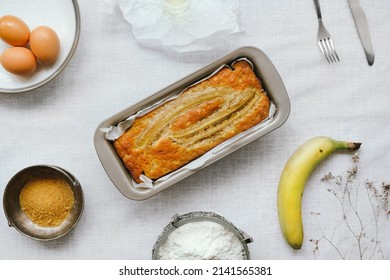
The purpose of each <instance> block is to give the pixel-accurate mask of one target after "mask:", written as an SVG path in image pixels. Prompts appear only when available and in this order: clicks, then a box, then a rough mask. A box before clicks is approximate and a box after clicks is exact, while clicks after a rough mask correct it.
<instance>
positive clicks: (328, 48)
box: [324, 38, 336, 63]
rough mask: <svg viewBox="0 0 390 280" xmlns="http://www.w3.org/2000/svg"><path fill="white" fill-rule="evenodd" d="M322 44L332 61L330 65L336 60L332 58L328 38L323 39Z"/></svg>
mask: <svg viewBox="0 0 390 280" xmlns="http://www.w3.org/2000/svg"><path fill="white" fill-rule="evenodd" d="M324 44H325V47H326V49H327V51H328V55H329V57H330V60H331V61H332V63H334V62H336V59H335V58H334V56H333V49H332V47H331V45H330V44H329V38H327V39H324Z"/></svg>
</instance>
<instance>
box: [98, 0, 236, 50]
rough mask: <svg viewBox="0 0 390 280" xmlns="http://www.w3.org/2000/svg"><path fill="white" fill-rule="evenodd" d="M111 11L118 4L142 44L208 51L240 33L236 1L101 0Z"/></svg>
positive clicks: (105, 8)
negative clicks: (230, 36)
mask: <svg viewBox="0 0 390 280" xmlns="http://www.w3.org/2000/svg"><path fill="white" fill-rule="evenodd" d="M102 1H103V2H102V4H103V5H101V7H103V8H104V11H105V12H108V13H112V12H113V11H114V8H115V7H116V5H118V6H119V8H120V10H121V11H122V13H123V16H124V18H125V19H126V20H127V21H128V22H129V23H130V24H131V26H132V31H133V35H134V38H135V39H136V41H137V42H139V43H140V44H142V45H145V46H148V47H152V48H158V49H168V50H175V51H177V52H192V51H206V50H211V49H213V48H215V47H217V46H218V45H220V44H221V43H223V42H224V41H225V40H229V35H231V34H234V33H238V32H240V30H239V25H238V20H237V14H236V11H237V10H238V2H237V1H236V0H212V1H210V0H102Z"/></svg>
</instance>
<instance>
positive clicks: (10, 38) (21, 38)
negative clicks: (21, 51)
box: [0, 15, 30, 47]
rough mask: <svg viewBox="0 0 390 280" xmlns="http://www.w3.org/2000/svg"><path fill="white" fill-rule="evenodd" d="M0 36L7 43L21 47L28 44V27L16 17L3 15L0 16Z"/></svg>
mask: <svg viewBox="0 0 390 280" xmlns="http://www.w3.org/2000/svg"><path fill="white" fill-rule="evenodd" d="M0 38H1V40H3V41H4V42H6V43H7V44H9V45H12V46H15V47H22V46H25V45H27V44H28V41H29V39H30V28H29V27H28V26H27V24H26V23H25V22H24V21H23V20H21V19H20V18H18V17H15V16H11V15H7V16H3V17H2V18H0Z"/></svg>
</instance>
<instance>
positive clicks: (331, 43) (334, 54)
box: [329, 38, 340, 61]
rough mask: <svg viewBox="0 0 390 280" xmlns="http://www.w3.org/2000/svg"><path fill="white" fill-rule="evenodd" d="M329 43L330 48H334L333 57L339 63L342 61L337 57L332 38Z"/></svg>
mask: <svg viewBox="0 0 390 280" xmlns="http://www.w3.org/2000/svg"><path fill="white" fill-rule="evenodd" d="M329 43H330V46H331V47H332V50H333V56H334V58H335V61H336V60H337V61H340V58H339V56H338V55H337V52H336V49H335V48H334V45H333V41H332V38H329Z"/></svg>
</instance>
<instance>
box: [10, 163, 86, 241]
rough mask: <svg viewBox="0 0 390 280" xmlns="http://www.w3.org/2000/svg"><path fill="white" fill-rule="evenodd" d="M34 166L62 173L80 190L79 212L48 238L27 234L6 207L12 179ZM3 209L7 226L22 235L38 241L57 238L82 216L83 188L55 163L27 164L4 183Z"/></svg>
mask: <svg viewBox="0 0 390 280" xmlns="http://www.w3.org/2000/svg"><path fill="white" fill-rule="evenodd" d="M35 168H48V169H52V170H54V171H55V172H58V173H59V174H61V175H63V176H64V177H67V178H68V179H69V180H70V181H72V182H73V186H74V187H76V186H77V187H78V188H79V190H80V197H81V200H80V213H79V215H78V216H77V218H76V220H75V221H74V222H73V223H72V224H71V225H70V226H69V227H68V228H67V229H66V230H65V231H64V232H63V233H62V234H59V235H56V236H53V237H50V238H45V237H37V236H32V235H30V234H28V233H27V232H25V231H23V230H21V229H20V228H19V227H18V224H17V223H15V221H14V220H13V219H12V217H11V215H10V213H9V211H8V209H7V204H8V203H7V199H9V195H8V194H9V189H10V188H11V186H12V183H13V181H14V180H15V179H16V178H17V177H18V176H20V175H21V174H23V173H24V172H27V171H28V170H29V169H35ZM72 191H73V187H72ZM3 210H4V214H5V217H6V219H7V222H8V226H9V227H13V228H15V229H16V230H17V231H18V232H19V233H21V234H22V235H24V236H26V237H29V238H31V239H34V240H38V241H50V240H55V239H58V238H60V237H63V236H64V235H66V234H68V233H69V232H70V231H71V230H72V229H73V228H74V227H75V226H76V225H77V223H78V222H79V220H80V219H81V216H82V214H83V212H84V192H83V188H82V186H81V184H80V182H79V181H78V180H77V178H76V177H75V176H74V175H73V174H72V173H70V172H69V171H67V170H65V169H63V168H62V167H58V166H55V165H48V164H38V165H31V166H28V167H25V168H23V169H21V170H19V171H18V172H17V173H15V174H14V175H13V176H12V177H11V179H10V180H9V181H8V183H7V185H6V187H5V189H4V193H3Z"/></svg>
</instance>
